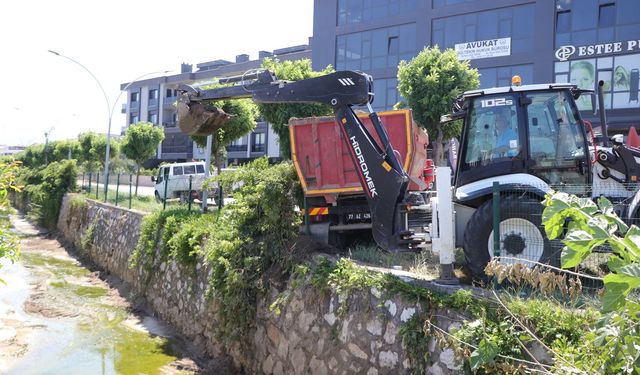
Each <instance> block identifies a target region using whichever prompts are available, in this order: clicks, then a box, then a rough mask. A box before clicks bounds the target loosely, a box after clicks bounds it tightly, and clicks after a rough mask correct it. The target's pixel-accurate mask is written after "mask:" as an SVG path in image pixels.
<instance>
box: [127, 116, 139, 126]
mask: <svg viewBox="0 0 640 375" xmlns="http://www.w3.org/2000/svg"><path fill="white" fill-rule="evenodd" d="M138 122H139V119H138V115H131V120H130V121H129V124H137V123H138Z"/></svg>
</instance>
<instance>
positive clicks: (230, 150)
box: [227, 145, 247, 152]
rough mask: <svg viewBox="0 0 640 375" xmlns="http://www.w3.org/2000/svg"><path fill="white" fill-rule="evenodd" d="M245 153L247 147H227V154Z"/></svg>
mask: <svg viewBox="0 0 640 375" xmlns="http://www.w3.org/2000/svg"><path fill="white" fill-rule="evenodd" d="M241 151H244V152H246V151H247V145H229V146H227V152H241Z"/></svg>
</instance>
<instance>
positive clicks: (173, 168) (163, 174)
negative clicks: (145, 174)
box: [151, 161, 205, 202]
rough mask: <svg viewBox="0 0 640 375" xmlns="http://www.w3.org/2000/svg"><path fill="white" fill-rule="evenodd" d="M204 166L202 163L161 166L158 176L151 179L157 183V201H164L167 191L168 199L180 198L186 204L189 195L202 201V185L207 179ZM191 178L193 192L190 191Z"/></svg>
mask: <svg viewBox="0 0 640 375" xmlns="http://www.w3.org/2000/svg"><path fill="white" fill-rule="evenodd" d="M204 166H205V164H204V162H202V161H194V162H189V163H174V164H166V165H161V166H160V167H159V168H158V175H157V176H153V177H151V180H152V181H154V182H155V192H154V194H155V196H156V199H158V200H159V201H162V200H163V199H164V197H165V189H166V197H167V199H172V198H180V200H182V201H183V202H186V201H187V200H188V199H189V194H191V197H192V198H198V199H200V198H201V197H202V183H203V182H204V179H205V174H204V171H205V169H204ZM189 177H191V190H189ZM167 181H168V183H167Z"/></svg>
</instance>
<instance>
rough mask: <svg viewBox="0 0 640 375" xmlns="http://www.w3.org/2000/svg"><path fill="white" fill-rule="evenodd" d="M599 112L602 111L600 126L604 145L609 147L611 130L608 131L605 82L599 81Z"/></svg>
mask: <svg viewBox="0 0 640 375" xmlns="http://www.w3.org/2000/svg"><path fill="white" fill-rule="evenodd" d="M598 110H599V111H600V126H601V128H602V137H603V140H602V145H603V146H604V147H607V146H608V145H609V130H608V129H607V113H606V111H605V110H604V81H603V80H600V81H598Z"/></svg>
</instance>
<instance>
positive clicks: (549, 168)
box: [526, 91, 586, 184]
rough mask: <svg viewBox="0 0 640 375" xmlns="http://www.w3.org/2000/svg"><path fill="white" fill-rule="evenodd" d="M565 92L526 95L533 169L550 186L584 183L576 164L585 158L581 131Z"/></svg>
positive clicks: (583, 176)
mask: <svg viewBox="0 0 640 375" xmlns="http://www.w3.org/2000/svg"><path fill="white" fill-rule="evenodd" d="M567 95H570V94H569V93H568V92H565V91H551V92H536V93H530V94H527V95H526V97H527V99H528V100H527V102H528V103H529V104H528V105H527V125H528V130H529V139H528V142H529V154H530V158H531V160H532V161H533V162H534V163H533V168H534V169H536V170H538V171H537V172H536V174H537V175H539V176H540V177H541V178H543V179H544V180H546V181H547V182H549V183H550V184H584V183H585V175H584V173H582V172H580V170H579V168H578V167H577V166H578V165H579V162H581V161H583V160H584V159H585V158H586V151H585V147H586V146H585V140H584V135H583V129H582V126H581V122H580V119H579V117H578V113H577V110H576V109H575V108H574V107H573V106H572V105H571V102H572V100H571V98H568V97H567Z"/></svg>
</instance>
